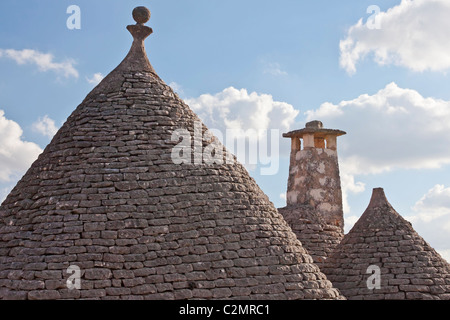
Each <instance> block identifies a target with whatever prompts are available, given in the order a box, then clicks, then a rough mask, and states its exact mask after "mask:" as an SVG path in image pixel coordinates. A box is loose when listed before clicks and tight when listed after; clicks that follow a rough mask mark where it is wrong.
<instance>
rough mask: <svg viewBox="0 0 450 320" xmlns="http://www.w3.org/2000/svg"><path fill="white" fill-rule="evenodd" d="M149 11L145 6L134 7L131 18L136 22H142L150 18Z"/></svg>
mask: <svg viewBox="0 0 450 320" xmlns="http://www.w3.org/2000/svg"><path fill="white" fill-rule="evenodd" d="M151 15H152V14H151V12H150V10H148V9H147V8H146V7H136V8H134V10H133V19H134V21H136V22H137V23H138V24H144V23H146V22H148V20H150V17H151Z"/></svg>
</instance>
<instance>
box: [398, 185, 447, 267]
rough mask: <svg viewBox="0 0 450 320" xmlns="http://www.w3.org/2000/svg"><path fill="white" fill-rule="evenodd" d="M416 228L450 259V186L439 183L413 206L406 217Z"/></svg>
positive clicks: (445, 257) (444, 256)
mask: <svg viewBox="0 0 450 320" xmlns="http://www.w3.org/2000/svg"><path fill="white" fill-rule="evenodd" d="M405 218H406V219H407V220H408V221H410V222H411V223H412V224H413V227H414V229H415V230H416V231H417V232H418V233H419V234H420V235H422V236H423V237H424V239H425V240H426V241H427V242H429V243H432V244H433V247H434V248H435V249H436V251H438V252H439V253H440V254H441V256H442V257H443V258H444V259H446V260H447V261H450V245H449V241H448V235H449V234H450V187H447V188H446V187H445V186H444V185H440V184H437V185H435V186H434V187H433V188H431V189H430V190H428V192H427V193H426V194H425V195H423V197H422V198H421V199H419V200H418V201H417V202H416V204H415V205H414V206H413V207H412V215H409V216H406V217H405Z"/></svg>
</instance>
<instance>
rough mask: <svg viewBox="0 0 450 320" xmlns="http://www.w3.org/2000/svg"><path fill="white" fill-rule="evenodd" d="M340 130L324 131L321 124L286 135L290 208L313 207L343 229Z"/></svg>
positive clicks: (315, 123)
mask: <svg viewBox="0 0 450 320" xmlns="http://www.w3.org/2000/svg"><path fill="white" fill-rule="evenodd" d="M345 134H346V132H344V131H340V130H332V129H324V128H323V124H322V122H320V121H312V122H309V123H307V124H306V128H304V129H301V130H296V131H292V132H289V133H286V134H283V137H285V138H291V140H292V147H291V160H290V161H291V162H290V167H289V180H288V190H287V206H288V207H289V206H296V205H310V206H312V207H313V208H314V209H315V210H316V211H317V213H318V214H320V215H321V217H322V218H323V219H324V220H325V222H326V223H328V224H330V225H335V226H338V227H340V228H341V229H342V230H343V228H344V214H343V210H342V191H341V180H340V176H339V164H338V155H337V137H339V136H342V135H345Z"/></svg>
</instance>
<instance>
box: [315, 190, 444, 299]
mask: <svg viewBox="0 0 450 320" xmlns="http://www.w3.org/2000/svg"><path fill="white" fill-rule="evenodd" d="M378 268H379V269H378ZM322 270H323V271H324V273H325V274H327V276H328V279H329V280H330V281H331V282H332V283H333V285H334V286H335V287H337V288H338V289H340V290H341V292H342V294H343V295H345V297H346V298H348V299H371V300H373V299H374V300H382V299H443V300H444V299H445V300H450V266H449V264H448V263H447V262H446V261H445V260H444V259H442V258H441V256H440V255H439V254H438V253H437V252H436V251H435V250H434V249H433V248H432V247H431V246H430V245H429V244H428V243H426V242H425V241H424V240H423V239H422V238H421V237H420V236H419V235H418V234H417V232H416V231H414V229H413V228H412V226H411V224H410V223H409V222H408V221H406V220H405V219H403V218H402V217H401V216H400V215H399V214H398V213H397V212H396V211H395V210H394V208H393V207H392V206H391V204H390V203H389V202H388V201H387V199H386V196H385V194H384V191H383V189H381V188H378V189H374V191H373V195H372V199H371V201H370V204H369V206H368V208H367V209H366V211H365V212H364V214H363V215H362V216H361V218H360V219H359V220H358V222H357V223H356V224H355V226H354V227H353V228H352V230H351V231H350V232H349V233H348V234H347V235H346V236H345V237H344V239H343V240H342V242H341V243H340V244H339V245H338V246H337V248H336V251H335V252H334V253H333V254H332V256H331V257H330V258H329V259H328V260H327V261H326V263H325V267H324V268H323V269H322ZM377 275H379V278H378V279H379V280H381V282H377Z"/></svg>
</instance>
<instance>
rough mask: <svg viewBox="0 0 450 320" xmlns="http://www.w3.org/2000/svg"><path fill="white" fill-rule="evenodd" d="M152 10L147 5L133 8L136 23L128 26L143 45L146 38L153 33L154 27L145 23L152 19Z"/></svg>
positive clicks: (136, 39) (135, 38)
mask: <svg viewBox="0 0 450 320" xmlns="http://www.w3.org/2000/svg"><path fill="white" fill-rule="evenodd" d="M150 16H151V13H150V10H148V9H147V8H146V7H137V8H134V10H133V19H134V21H136V24H135V25H131V26H128V27H127V29H128V31H130V33H131V34H132V35H133V38H134V40H135V41H137V42H138V43H141V45H142V46H143V42H144V40H145V39H146V38H147V37H148V36H149V35H151V34H152V33H153V29H152V28H150V27H147V26H145V25H144V23H146V22H148V21H149V20H150Z"/></svg>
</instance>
